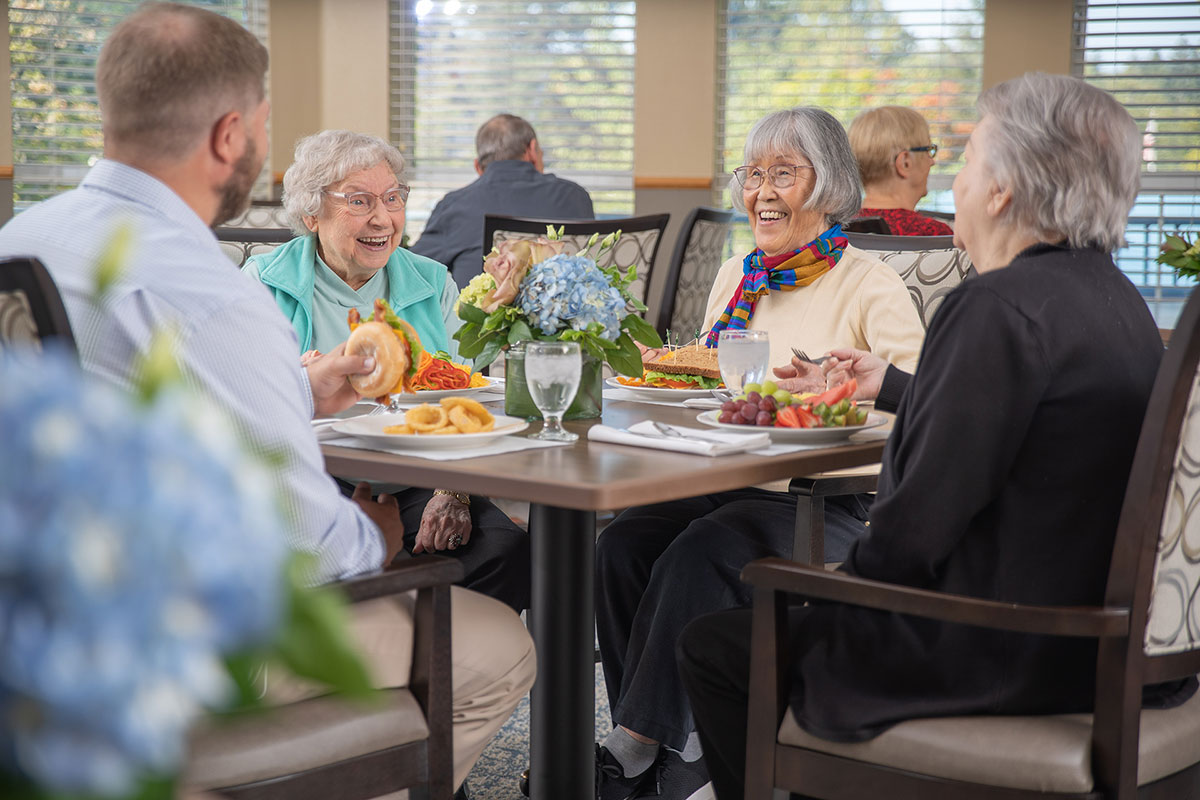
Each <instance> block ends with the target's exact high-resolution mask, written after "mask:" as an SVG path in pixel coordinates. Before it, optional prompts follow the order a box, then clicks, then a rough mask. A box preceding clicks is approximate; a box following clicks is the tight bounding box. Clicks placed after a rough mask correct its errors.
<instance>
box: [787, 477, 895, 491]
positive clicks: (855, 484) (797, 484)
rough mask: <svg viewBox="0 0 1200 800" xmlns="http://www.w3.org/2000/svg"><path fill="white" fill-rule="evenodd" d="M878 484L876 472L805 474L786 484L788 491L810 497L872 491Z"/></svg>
mask: <svg viewBox="0 0 1200 800" xmlns="http://www.w3.org/2000/svg"><path fill="white" fill-rule="evenodd" d="M878 486H879V473H878V472H873V473H870V474H867V475H837V474H830V475H806V476H805V477H803V478H792V481H791V483H789V484H788V492H790V493H791V494H798V495H808V496H810V497H836V496H838V495H846V494H863V493H865V492H873V491H875V490H876V488H878Z"/></svg>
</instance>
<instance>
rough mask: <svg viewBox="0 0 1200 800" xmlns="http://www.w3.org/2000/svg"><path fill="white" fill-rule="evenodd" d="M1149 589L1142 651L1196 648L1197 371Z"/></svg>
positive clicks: (1199, 513)
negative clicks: (1148, 605) (1149, 596)
mask: <svg viewBox="0 0 1200 800" xmlns="http://www.w3.org/2000/svg"><path fill="white" fill-rule="evenodd" d="M1150 592H1151V600H1150V608H1149V611H1148V614H1147V620H1146V633H1145V637H1144V642H1143V648H1144V651H1145V653H1146V655H1148V656H1159V655H1167V654H1172V653H1183V652H1187V651H1190V650H1195V649H1196V648H1197V647H1200V374H1196V375H1194V377H1193V379H1192V381H1191V387H1190V391H1189V392H1188V395H1187V405H1186V410H1185V411H1184V412H1183V422H1182V425H1181V427H1180V431H1179V443H1178V446H1177V447H1176V448H1175V454H1174V462H1173V465H1172V468H1171V474H1170V483H1169V485H1168V489H1167V493H1166V503H1165V508H1164V509H1163V512H1162V524H1161V526H1160V528H1159V536H1158V544H1157V547H1156V549H1155V558H1154V575H1153V579H1152V584H1151V589H1150Z"/></svg>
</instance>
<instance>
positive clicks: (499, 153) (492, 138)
mask: <svg viewBox="0 0 1200 800" xmlns="http://www.w3.org/2000/svg"><path fill="white" fill-rule="evenodd" d="M536 138H537V134H536V133H535V132H534V130H533V126H532V125H530V124H529V123H528V122H526V121H525V120H523V119H521V118H520V117H518V116H515V115H513V114H497V115H496V116H494V117H492V118H491V119H489V120H488V121H487V122H485V123H483V124H482V125H480V126H479V131H478V132H476V134H475V157H476V158H478V159H479V168H480V169H483V170H486V169H487V168H488V164H491V163H492V162H493V161H515V160H517V159H520V158H521V156H523V155H524V154H525V151H526V150H527V149H528V148H529V143H530V142H532V141H533V140H534V139H536Z"/></svg>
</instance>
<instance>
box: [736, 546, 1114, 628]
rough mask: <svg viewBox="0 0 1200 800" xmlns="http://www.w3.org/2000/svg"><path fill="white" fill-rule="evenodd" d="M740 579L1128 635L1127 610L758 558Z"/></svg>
mask: <svg viewBox="0 0 1200 800" xmlns="http://www.w3.org/2000/svg"><path fill="white" fill-rule="evenodd" d="M742 580H744V581H746V582H747V583H750V584H752V585H754V586H755V587H756V588H758V589H770V590H774V591H776V592H788V593H791V594H798V595H802V596H804V597H807V598H810V599H819V600H831V601H834V602H838V603H846V604H849V605H855V606H861V607H863V608H875V609H880V610H882V611H892V612H895V613H897V614H911V615H913V616H918V617H926V618H928V619H937V620H942V621H943V622H959V623H964V624H967V625H978V626H980V627H984V628H997V629H1000V630H1010V631H1018V632H1021V633H1039V634H1047V635H1052V636H1082V637H1104V636H1123V635H1128V633H1129V609H1128V608H1110V607H1091V606H1030V605H1022V604H1019V603H1003V602H998V601H995V600H983V599H980V598H976V597H966V596H963V595H954V594H946V593H944V592H932V591H929V590H927V589H916V588H913V587H911V586H900V585H897V584H892V583H884V582H882V581H876V580H871V579H868V578H861V577H858V576H856V575H847V574H845V573H842V572H826V571H825V570H824V569H822V568H820V567H816V566H810V565H807V564H798V563H796V562H794V561H788V560H786V559H782V558H764V559H760V560H758V561H753V562H751V563H750V564H747V565H746V567H745V569H743V570H742Z"/></svg>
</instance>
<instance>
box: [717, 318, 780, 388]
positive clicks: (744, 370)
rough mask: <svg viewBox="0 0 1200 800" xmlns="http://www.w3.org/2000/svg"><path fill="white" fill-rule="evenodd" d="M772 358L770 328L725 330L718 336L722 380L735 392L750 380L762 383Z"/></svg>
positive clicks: (718, 363) (718, 361)
mask: <svg viewBox="0 0 1200 800" xmlns="http://www.w3.org/2000/svg"><path fill="white" fill-rule="evenodd" d="M770 360H771V343H770V340H769V339H768V338H767V332H766V331H745V330H729V329H726V330H723V331H721V335H720V336H719V337H717V366H718V367H720V369H721V380H723V381H725V388H726V389H727V390H729V392H731V393H732V394H733V395H734V396H737V395H739V394H741V393H742V387H743V386H745V385H746V384H747V383H762V382H763V380H764V379H765V378H766V377H767V366H768V364H769V363H770Z"/></svg>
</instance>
